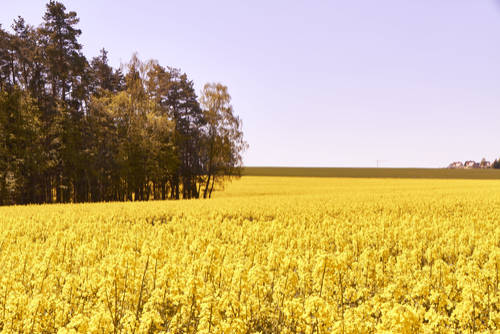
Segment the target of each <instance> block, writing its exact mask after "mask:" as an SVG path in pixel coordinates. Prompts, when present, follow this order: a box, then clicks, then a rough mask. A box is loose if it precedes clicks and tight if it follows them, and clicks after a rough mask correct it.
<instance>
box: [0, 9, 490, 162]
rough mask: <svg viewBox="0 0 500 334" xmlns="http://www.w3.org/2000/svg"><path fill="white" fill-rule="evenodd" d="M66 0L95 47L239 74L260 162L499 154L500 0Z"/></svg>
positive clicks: (118, 55)
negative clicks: (136, 53)
mask: <svg viewBox="0 0 500 334" xmlns="http://www.w3.org/2000/svg"><path fill="white" fill-rule="evenodd" d="M46 2H47V1H40V0H32V1H23V0H16V1H11V0H0V8H1V9H0V23H1V24H2V26H3V27H4V28H5V27H9V26H10V25H11V23H12V20H13V19H14V18H15V17H16V16H17V15H21V16H23V17H24V18H25V19H26V20H27V21H28V22H29V23H30V24H34V25H39V24H40V23H41V21H42V16H43V13H44V12H45V3H46ZM62 2H63V3H64V4H65V5H66V7H67V9H68V10H74V11H76V12H77V13H78V16H79V17H80V24H79V28H80V29H82V31H83V33H82V35H81V38H80V42H81V43H82V44H83V46H84V49H83V51H84V54H85V55H86V56H87V57H88V58H91V57H93V56H95V55H97V54H98V52H99V49H101V48H102V47H105V48H106V49H107V50H108V51H109V57H110V60H111V64H112V65H113V66H115V67H117V66H119V64H120V63H123V62H126V61H128V59H130V56H131V55H132V53H133V52H135V51H137V52H138V53H139V56H140V57H141V59H143V60H147V59H150V58H153V59H157V60H158V61H159V62H160V64H162V65H164V66H174V67H178V68H181V70H182V71H184V72H186V73H187V74H188V76H189V77H190V78H191V79H192V80H194V82H195V85H196V88H197V91H198V92H199V91H200V90H201V87H202V86H203V84H204V83H206V82H213V81H218V82H221V83H223V84H225V85H227V86H228V87H229V92H230V93H231V95H232V97H233V101H232V103H233V106H234V109H235V111H236V113H237V114H238V115H239V116H240V117H241V118H242V119H243V130H244V133H245V137H246V140H247V141H248V143H249V145H250V148H249V149H248V151H247V152H246V153H245V155H244V163H245V165H247V166H321V167H371V166H375V165H376V161H377V160H381V163H380V165H381V166H383V167H442V166H446V165H448V163H449V162H451V161H455V160H462V161H463V160H468V159H475V160H480V159H481V158H482V157H486V158H487V159H489V160H493V159H494V158H495V157H500V0H377V1H373V0H349V1H345V0H332V1H290V0H288V1H269V0H268V1H234V0H228V1H216V0H214V1H203V0H200V1H180V0H179V1H147V0H142V1H138V0H134V1H129V0H122V1H103V0H85V1H83V0H66V1H62Z"/></svg>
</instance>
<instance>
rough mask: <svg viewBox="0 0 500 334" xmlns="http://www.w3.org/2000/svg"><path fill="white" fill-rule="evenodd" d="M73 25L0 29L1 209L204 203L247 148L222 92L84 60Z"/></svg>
mask: <svg viewBox="0 0 500 334" xmlns="http://www.w3.org/2000/svg"><path fill="white" fill-rule="evenodd" d="M78 23H79V18H78V16H77V14H76V13H75V12H73V11H68V10H67V9H66V7H65V6H64V5H63V4H62V3H60V2H57V1H50V2H49V3H48V4H47V5H46V12H45V14H44V15H43V23H42V24H41V25H40V26H39V27H33V26H31V25H29V24H27V23H26V22H25V20H24V19H23V18H22V17H18V18H16V19H15V20H14V21H13V24H12V26H11V29H10V30H8V29H7V30H6V29H5V28H4V27H2V26H1V25H0V205H6V204H27V203H65V202H89V201H122V200H148V199H167V198H171V199H181V198H186V199H187V198H198V197H204V198H206V197H210V196H211V194H212V191H213V189H214V185H221V184H223V181H224V180H226V179H227V178H228V177H232V176H239V175H240V170H241V166H242V161H241V152H242V151H243V150H244V149H245V148H246V143H245V142H244V140H243V134H242V132H241V121H240V119H239V118H238V117H237V116H235V115H234V114H233V109H232V107H231V105H230V96H229V94H228V90H227V87H225V86H223V85H221V84H207V85H206V86H205V88H204V90H203V91H202V95H201V96H200V98H198V96H197V95H196V92H195V89H194V84H193V81H192V80H190V79H189V78H188V76H187V75H186V74H185V73H183V72H182V71H181V70H179V69H176V68H172V67H164V66H161V65H160V64H159V63H158V62H157V61H148V62H143V61H141V60H140V59H139V58H138V57H137V55H133V56H132V58H131V60H130V62H129V63H128V64H126V65H125V66H123V67H122V68H121V69H114V68H113V67H112V66H110V65H109V62H108V51H106V50H105V49H102V50H101V51H100V54H99V55H98V56H96V57H94V58H92V59H90V60H87V58H86V57H85V56H84V55H83V53H82V45H81V44H80V42H79V41H78V38H79V37H80V35H81V33H82V32H81V30H80V29H78Z"/></svg>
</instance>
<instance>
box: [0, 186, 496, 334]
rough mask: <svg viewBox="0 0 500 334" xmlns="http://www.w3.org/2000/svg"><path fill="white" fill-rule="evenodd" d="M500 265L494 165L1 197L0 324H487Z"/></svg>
mask: <svg viewBox="0 0 500 334" xmlns="http://www.w3.org/2000/svg"><path fill="white" fill-rule="evenodd" d="M499 267H500V181H496V180H425V179H423V180H410V179H406V180H404V179H399V180H398V179H349V178H344V179H341V178H285V177H282V178H279V177H277V178H274V177H243V178H242V179H240V180H237V181H234V182H233V183H232V184H230V185H228V187H227V190H226V191H225V192H218V193H217V194H216V198H215V199H212V200H191V201H178V202H173V201H168V202H161V201H156V202H136V203H108V204H105V203H102V204H77V205H43V206H27V207H21V206H20V207H2V208H0V329H1V330H2V331H3V332H5V333H11V332H14V333H18V332H21V333H55V332H57V333H158V332H161V333H187V332H198V333H210V332H212V333H254V332H262V333H330V332H333V333H370V332H377V333H378V332H396V333H418V332H422V333H439V332H442V333H454V332H491V331H495V330H497V328H498V327H499V326H500V298H499V297H500V293H499V282H498V281H499Z"/></svg>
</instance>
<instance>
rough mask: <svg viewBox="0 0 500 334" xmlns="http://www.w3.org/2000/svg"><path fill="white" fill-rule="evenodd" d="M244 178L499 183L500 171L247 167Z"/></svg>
mask: <svg viewBox="0 0 500 334" xmlns="http://www.w3.org/2000/svg"><path fill="white" fill-rule="evenodd" d="M242 175H243V176H292V177H348V178H405V179H406V178H409V179H412V178H416V179H473V180H476V179H484V180H488V179H491V180H498V179H500V170H497V169H450V168H386V167H384V168H375V167H371V168H370V167H286V166H283V167H274V166H272V167H269V166H248V167H244V168H243V170H242Z"/></svg>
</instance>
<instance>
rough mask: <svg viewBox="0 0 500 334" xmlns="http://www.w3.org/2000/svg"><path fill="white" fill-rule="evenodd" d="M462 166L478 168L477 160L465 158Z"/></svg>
mask: <svg viewBox="0 0 500 334" xmlns="http://www.w3.org/2000/svg"><path fill="white" fill-rule="evenodd" d="M464 168H479V162H475V161H474V160H467V161H466V162H465V164H464Z"/></svg>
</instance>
